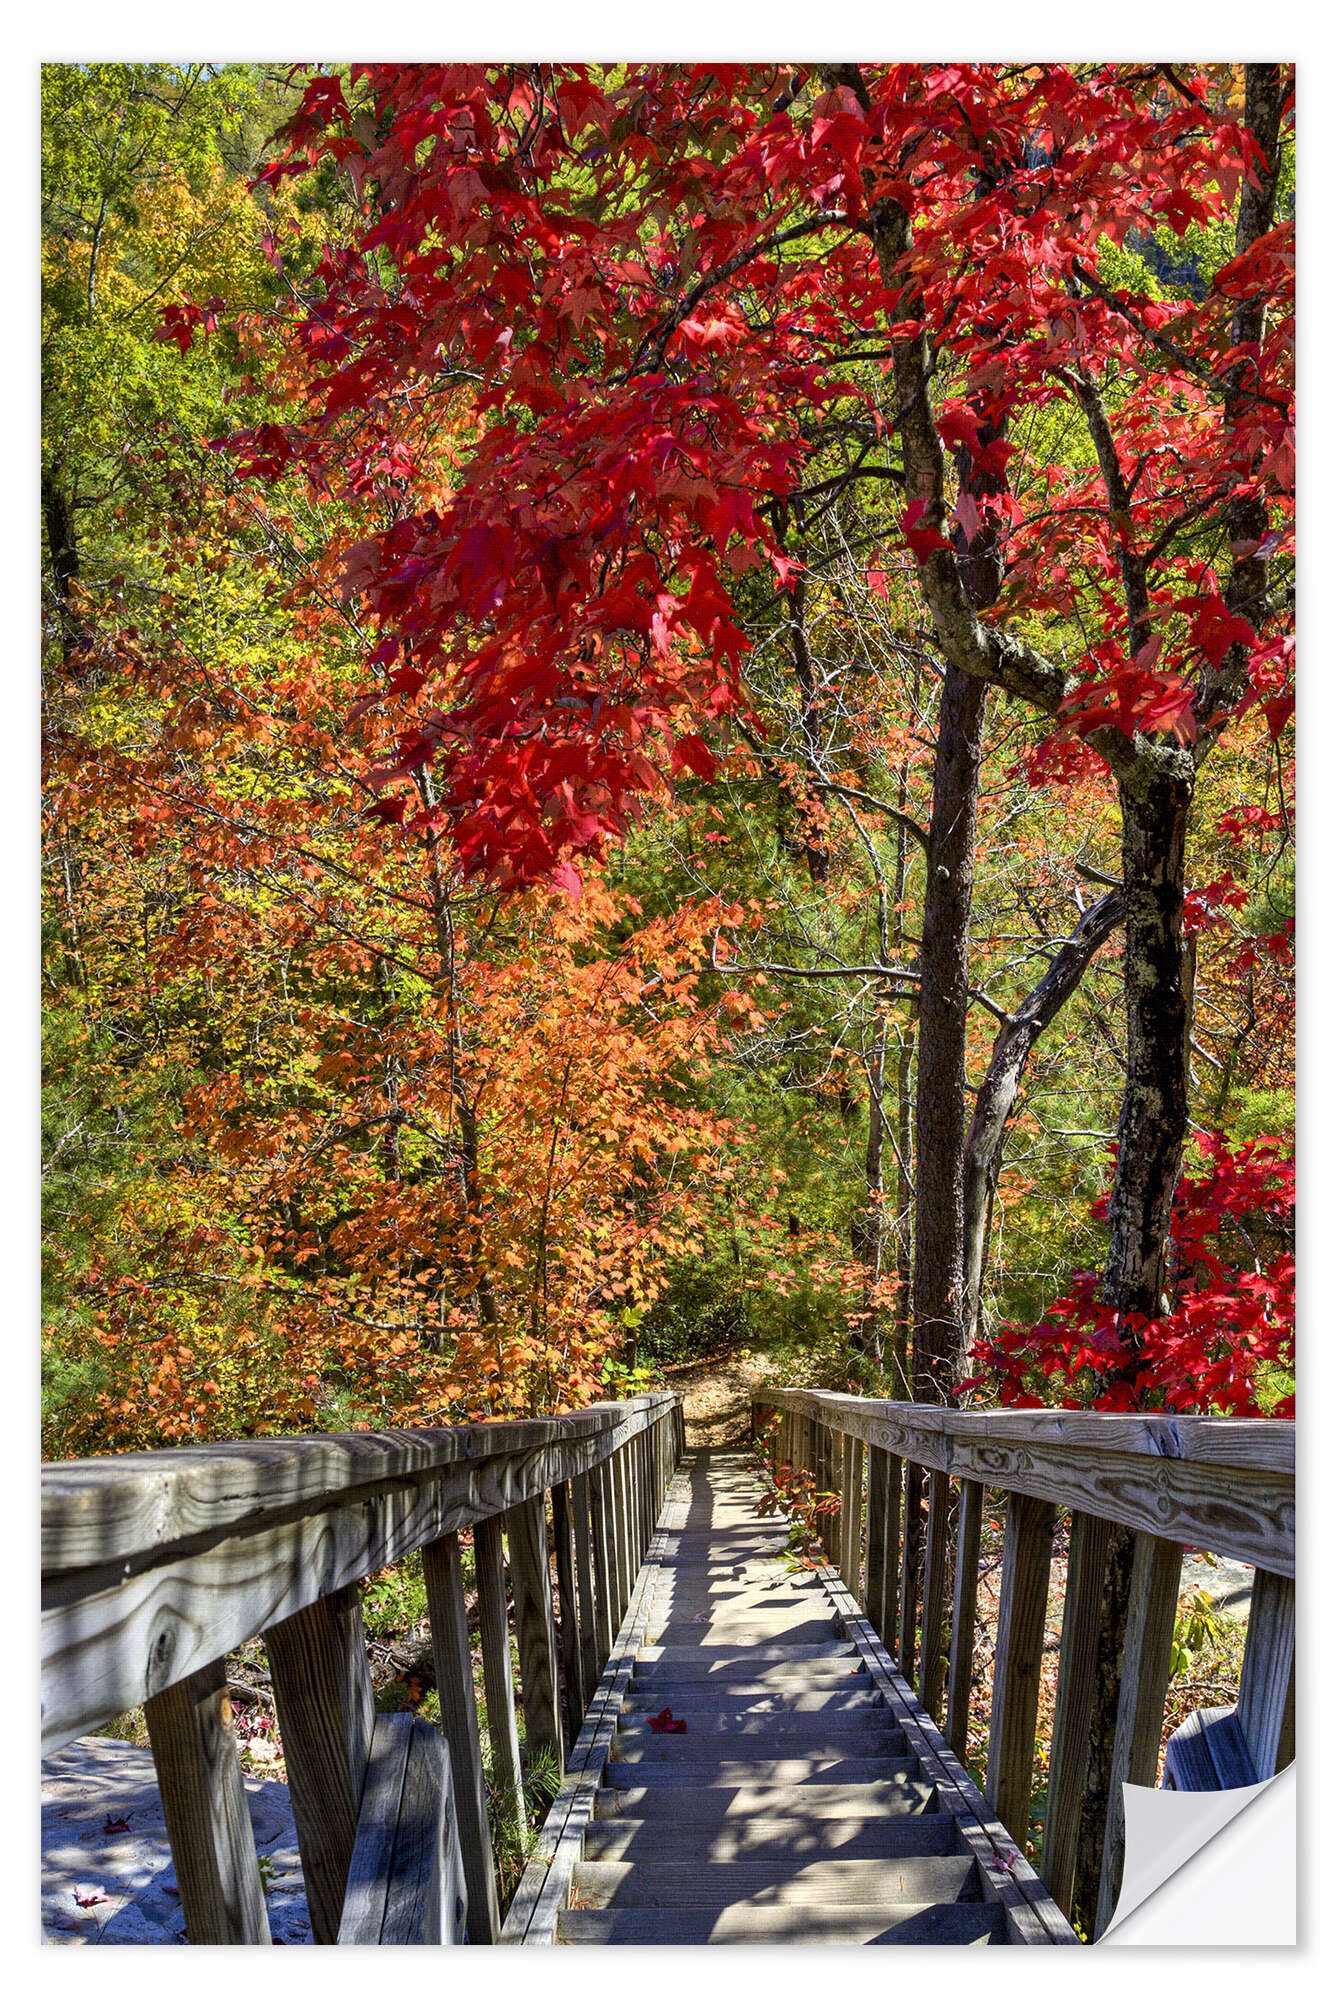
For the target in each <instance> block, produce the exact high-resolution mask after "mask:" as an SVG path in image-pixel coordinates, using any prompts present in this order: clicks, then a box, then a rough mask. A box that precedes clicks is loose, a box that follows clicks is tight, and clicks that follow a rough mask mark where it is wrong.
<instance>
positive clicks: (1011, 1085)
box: [963, 889, 1125, 1358]
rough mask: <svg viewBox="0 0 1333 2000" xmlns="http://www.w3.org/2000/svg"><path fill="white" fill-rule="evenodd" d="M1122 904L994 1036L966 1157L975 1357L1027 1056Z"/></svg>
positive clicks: (1090, 922)
mask: <svg viewBox="0 0 1333 2000" xmlns="http://www.w3.org/2000/svg"><path fill="white" fill-rule="evenodd" d="M1124 910H1125V900H1124V897H1123V895H1122V894H1121V893H1120V891H1119V890H1118V889H1114V890H1112V891H1111V893H1110V895H1108V896H1103V897H1102V899H1101V901H1100V902H1099V903H1095V904H1094V905H1093V907H1092V908H1091V909H1090V910H1088V911H1086V912H1085V913H1084V915H1083V917H1082V918H1081V920H1080V922H1079V925H1078V928H1077V929H1076V930H1075V932H1074V934H1073V936H1072V937H1071V938H1070V939H1069V940H1068V942H1067V943H1065V944H1064V945H1062V946H1061V948H1060V950H1059V951H1058V952H1057V953H1056V955H1055V957H1054V958H1053V959H1052V960H1051V963H1050V966H1049V968H1048V969H1047V971H1046V973H1045V975H1044V977H1043V978H1042V979H1041V980H1040V981H1039V982H1038V984H1037V985H1036V986H1034V987H1033V989H1032V991H1031V993H1029V995H1028V997H1027V999H1026V1000H1024V1001H1023V1003H1022V1005H1021V1006H1019V1007H1017V1008H1015V1010H1014V1012H1013V1013H1012V1014H1011V1015H1010V1016H1009V1019H1008V1020H1007V1021H1006V1022H1005V1023H1004V1025H1003V1027H1002V1028H1001V1029H1000V1031H999V1033H998V1034H997V1035H996V1037H995V1042H994V1046H993V1047H992V1050H991V1059H990V1064H989V1067H988V1068H987V1071H986V1075H985V1078H984V1079H983V1081H982V1085H981V1088H980V1090H979V1091H978V1092H977V1101H976V1106H975V1108H974V1110H973V1113H972V1123H971V1125H970V1126H969V1128H968V1134H967V1144H966V1147H965V1149H964V1158H963V1270H964V1281H965V1286H966V1300H967V1304H966V1325H967V1345H968V1356H969V1358H970V1355H971V1350H972V1347H973V1346H974V1344H975V1342H976V1339H977V1336H978V1333H979V1332H980V1320H981V1281H982V1274H983V1272H984V1270H985V1262H986V1246H987V1243H988V1242H989V1239H990V1223H991V1211H992V1208H993V1205H994V1201H995V1190H996V1187H997V1185H998V1183H999V1178H1000V1165H1001V1161H1002V1159H1003V1156H1004V1141H1005V1135H1006V1133H1007V1131H1008V1128H1009V1120H1010V1119H1011V1117H1012V1116H1013V1111H1014V1105H1015V1103H1016V1102H1017V1099H1018V1091H1019V1086H1020V1084H1021V1083H1022V1081H1023V1074H1024V1071H1025V1070H1026V1068H1027V1064H1028V1058H1029V1057H1030V1056H1031V1054H1032V1051H1033V1049H1034V1048H1035V1047H1036V1044H1037V1041H1038V1038H1039V1037H1040V1036H1041V1035H1042V1033H1043V1032H1044V1031H1045V1029H1046V1028H1048V1027H1049V1026H1050V1024H1051V1022H1052V1021H1053V1020H1054V1019H1055V1017H1056V1015H1057V1014H1058V1013H1059V1011H1060V1009H1061V1008H1062V1007H1063V1006H1064V1004H1065V1001H1066V1000H1068V999H1069V997H1070V995H1071V994H1072V993H1073V992H1075V990H1076V989H1077V987H1078V986H1079V984H1080V982H1081V980H1082V978H1083V975H1084V973H1085V972H1086V971H1087V969H1088V967H1089V966H1090V965H1091V964H1092V961H1093V959H1094V958H1095V957H1096V955H1097V953H1098V951H1100V949H1101V947H1102V945H1103V944H1104V943H1105V941H1106V939H1107V938H1108V937H1109V936H1110V935H1111V932H1112V931H1113V930H1114V929H1115V927H1116V925H1117V924H1118V923H1119V922H1120V920H1121V918H1122V917H1123V915H1124Z"/></svg>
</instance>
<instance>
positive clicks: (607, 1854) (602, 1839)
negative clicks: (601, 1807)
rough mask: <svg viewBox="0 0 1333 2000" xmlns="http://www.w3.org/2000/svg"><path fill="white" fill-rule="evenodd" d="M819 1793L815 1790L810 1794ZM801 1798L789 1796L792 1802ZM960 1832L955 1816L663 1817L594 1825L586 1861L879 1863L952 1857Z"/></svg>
mask: <svg viewBox="0 0 1333 2000" xmlns="http://www.w3.org/2000/svg"><path fill="white" fill-rule="evenodd" d="M813 1789H814V1788H813V1787H811V1790H813ZM799 1796H800V1794H799V1793H791V1794H788V1797H789V1799H791V1800H795V1799H796V1798H799ZM957 1840H958V1826H957V1822H956V1821H955V1819H954V1817H953V1814H952V1813H940V1812H935V1813H930V1812H913V1813H907V1812H902V1811H897V1812H892V1813H885V1812H881V1813H878V1814H864V1815H863V1816H861V1817H857V1816H855V1815H854V1814H852V1813H846V1814H833V1813H827V1812H820V1813H802V1812H800V1811H798V1810H796V1808H795V1806H794V1804H793V1805H790V1806H789V1807H788V1809H787V1810H786V1811H784V1812H783V1813H782V1814H780V1815H779V1814H771V1815H770V1816H769V1817H767V1818H762V1817H758V1816H755V1817H752V1818H747V1819H741V1818H738V1817H733V1818H731V1819H726V1818H723V1819H718V1820H713V1821H697V1820H692V1821H684V1820H675V1819H672V1818H668V1817H666V1816H664V1815H663V1814H661V1813H657V1814H655V1815H654V1816H653V1817H652V1818H647V1817H644V1816H640V1817H638V1818H635V1817H633V1816H631V1815H629V1814H622V1815H620V1816H619V1817H616V1818H609V1819H594V1820H593V1821H591V1822H590V1824H589V1826H588V1828H587V1831H586V1832H585V1833H584V1836H583V1858H584V1860H585V1861H646V1862H651V1863H652V1864H653V1865H654V1866H655V1865H656V1864H657V1863H658V1862H668V1863H669V1862H691V1863H694V1864H696V1865H697V1864H700V1863H703V1862H711V1861H748V1860H751V1859H753V1858H755V1857H756V1856H759V1855H772V1854H780V1855H782V1856H784V1857H795V1858H797V1859H800V1858H803V1857H810V1856H824V1855H827V1856H829V1857H830V1858H831V1857H833V1856H835V1855H836V1856H837V1857H838V1858H839V1859H843V1860H865V1861H870V1860H874V1859H876V1858H877V1857H880V1856H886V1857H896V1856H898V1855H903V1854H952V1853H953V1852H954V1851H955V1848H956V1845H957Z"/></svg>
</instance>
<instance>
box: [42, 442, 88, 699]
mask: <svg viewBox="0 0 1333 2000" xmlns="http://www.w3.org/2000/svg"><path fill="white" fill-rule="evenodd" d="M42 525H43V527H44V528H45V530H46V545H47V551H48V554H49V556H50V560H51V581H52V586H53V588H54V592H55V600H56V621H57V624H58V627H59V631H60V656H61V659H62V660H63V661H64V662H65V664H66V665H68V664H69V662H70V660H71V659H72V658H73V657H74V655H75V653H76V652H78V650H79V648H80V647H81V646H82V645H83V644H84V643H85V641H86V639H87V628H86V626H85V625H84V622H83V620H82V618H80V616H79V614H78V610H77V608H76V603H75V598H76V593H77V589H78V582H79V545H78V538H77V536H76V534H75V530H74V512H73V509H72V508H71V506H70V504H69V501H68V499H67V497H66V495H65V493H64V491H63V489H62V488H61V487H60V485H59V484H58V483H57V481H56V478H55V476H54V474H53V473H44V474H43V475H42Z"/></svg>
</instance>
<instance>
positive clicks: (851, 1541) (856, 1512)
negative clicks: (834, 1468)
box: [839, 1437, 865, 1603]
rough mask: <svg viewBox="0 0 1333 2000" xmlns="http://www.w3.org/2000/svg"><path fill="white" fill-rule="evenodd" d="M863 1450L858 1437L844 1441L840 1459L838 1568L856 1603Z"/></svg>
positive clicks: (859, 1557) (858, 1596)
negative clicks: (840, 1520) (839, 1542)
mask: <svg viewBox="0 0 1333 2000" xmlns="http://www.w3.org/2000/svg"><path fill="white" fill-rule="evenodd" d="M864 1460H865V1447H864V1446H863V1445H862V1443H861V1440H860V1438H854V1437H845V1438H844V1439H843V1459H842V1548H841V1563H840V1565H839V1567H840V1570H841V1574H842V1580H843V1582H844V1583H845V1584H846V1586H847V1588H848V1590H850V1592H851V1593H852V1596H853V1597H854V1598H856V1600H857V1602H858V1603H859V1602H860V1599H861V1479H862V1474H863V1471H864Z"/></svg>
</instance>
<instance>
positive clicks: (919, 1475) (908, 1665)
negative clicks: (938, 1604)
mask: <svg viewBox="0 0 1333 2000" xmlns="http://www.w3.org/2000/svg"><path fill="white" fill-rule="evenodd" d="M903 1484H904V1488H905V1491H904V1494H903V1534H902V1541H903V1547H902V1587H901V1589H900V1590H899V1593H898V1611H899V1618H898V1664H899V1666H900V1667H901V1668H902V1674H903V1679H904V1680H905V1681H910V1680H912V1679H913V1677H914V1669H915V1666H916V1616H917V1592H918V1591H919V1589H920V1587H921V1530H922V1520H921V1500H922V1494H923V1491H924V1487H925V1472H924V1470H923V1468H922V1467H921V1466H919V1465H917V1464H916V1463H915V1462H914V1461H913V1460H911V1459H909V1460H908V1462H907V1477H906V1479H905V1480H904V1482H903Z"/></svg>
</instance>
